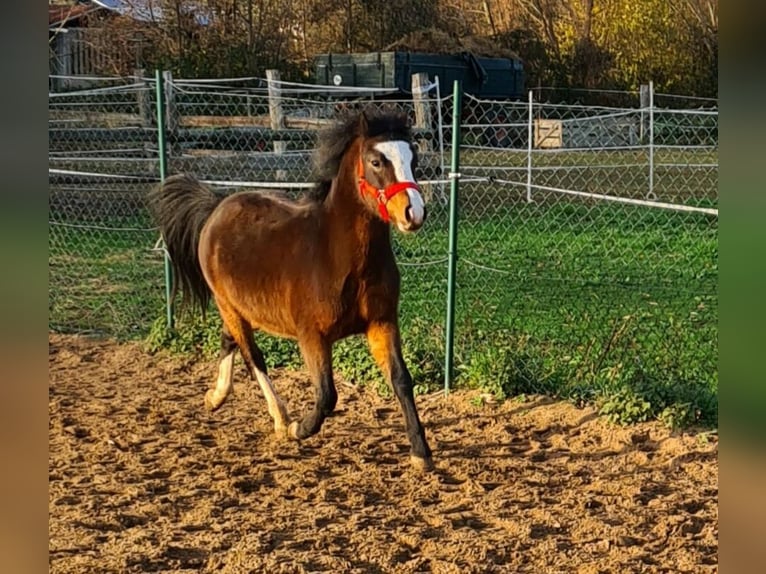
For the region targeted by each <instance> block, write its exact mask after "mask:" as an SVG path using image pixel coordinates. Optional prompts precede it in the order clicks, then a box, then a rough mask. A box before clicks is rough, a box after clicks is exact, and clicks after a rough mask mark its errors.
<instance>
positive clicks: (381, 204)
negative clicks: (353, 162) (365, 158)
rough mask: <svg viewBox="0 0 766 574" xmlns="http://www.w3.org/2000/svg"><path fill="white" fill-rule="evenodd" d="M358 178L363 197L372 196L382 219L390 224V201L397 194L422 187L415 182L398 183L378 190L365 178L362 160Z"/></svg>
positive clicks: (358, 168) (358, 166) (359, 165)
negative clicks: (388, 205) (388, 206)
mask: <svg viewBox="0 0 766 574" xmlns="http://www.w3.org/2000/svg"><path fill="white" fill-rule="evenodd" d="M357 176H358V177H359V193H361V194H362V195H371V196H372V197H374V198H375V199H376V200H377V202H378V213H380V218H381V219H382V220H383V221H385V222H386V223H388V222H389V221H390V220H391V216H390V215H389V213H388V208H387V207H386V205H387V204H388V201H389V200H390V199H391V198H392V197H394V196H395V195H396V194H397V193H401V192H402V191H405V190H406V189H407V188H412V189H417V190H420V186H419V185H418V184H417V183H415V182H414V181H397V182H394V183H392V184H391V185H389V186H388V187H386V188H385V189H378V188H377V187H375V186H374V185H372V184H371V183H370V182H369V181H367V179H365V177H364V165H363V164H362V160H361V159H360V160H359V163H358V164H357Z"/></svg>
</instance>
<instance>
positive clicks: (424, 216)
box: [423, 205, 428, 221]
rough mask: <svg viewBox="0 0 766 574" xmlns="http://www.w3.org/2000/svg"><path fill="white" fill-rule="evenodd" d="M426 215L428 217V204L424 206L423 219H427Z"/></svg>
mask: <svg viewBox="0 0 766 574" xmlns="http://www.w3.org/2000/svg"><path fill="white" fill-rule="evenodd" d="M426 217H428V210H427V209H426V206H425V205H424V206H423V221H425V220H426Z"/></svg>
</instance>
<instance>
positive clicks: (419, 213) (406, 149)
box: [375, 141, 425, 225]
mask: <svg viewBox="0 0 766 574" xmlns="http://www.w3.org/2000/svg"><path fill="white" fill-rule="evenodd" d="M375 149H376V150H378V151H379V152H380V153H382V154H383V155H384V156H386V158H387V159H388V161H390V162H391V164H392V165H393V167H394V173H395V174H396V180H397V181H412V182H414V181H415V176H414V175H413V174H412V149H410V145H409V144H408V143H407V142H404V141H389V142H380V143H378V144H375ZM407 196H408V197H409V198H410V208H411V209H410V217H411V219H412V223H414V224H416V225H420V224H421V223H423V215H424V213H425V211H424V208H423V197H422V196H421V195H420V193H419V192H418V190H417V189H414V188H412V187H408V188H407Z"/></svg>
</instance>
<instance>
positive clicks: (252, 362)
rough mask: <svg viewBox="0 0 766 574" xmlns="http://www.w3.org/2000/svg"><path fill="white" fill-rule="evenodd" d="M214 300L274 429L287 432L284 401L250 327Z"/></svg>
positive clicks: (283, 433)
mask: <svg viewBox="0 0 766 574" xmlns="http://www.w3.org/2000/svg"><path fill="white" fill-rule="evenodd" d="M216 302H217V303H218V310H219V311H220V313H221V318H222V319H223V322H224V324H225V325H226V327H227V329H228V330H229V332H230V333H231V337H232V338H233V339H234V341H235V342H236V344H237V346H239V352H240V353H241V354H242V359H243V360H244V362H245V367H247V371H248V373H249V374H250V378H251V379H256V380H257V381H258V385H259V386H260V387H261V391H262V392H263V396H264V397H265V398H266V405H267V408H268V411H269V414H270V415H271V418H272V419H274V430H275V431H276V433H277V434H280V435H285V434H287V426H288V425H289V424H290V417H289V416H288V414H287V409H286V408H285V405H284V403H283V402H282V400H281V399H280V398H279V396H277V393H276V392H275V391H274V387H273V386H272V384H271V380H270V379H269V375H268V373H267V369H266V361H265V359H264V358H263V353H262V352H261V350H260V349H259V348H258V345H256V344H255V340H254V339H253V329H252V327H250V325H249V324H248V323H247V322H246V321H245V320H244V319H243V318H242V317H241V316H240V315H239V314H238V313H237V312H236V311H233V310H230V309H228V308H227V307H226V305H221V302H220V301H216Z"/></svg>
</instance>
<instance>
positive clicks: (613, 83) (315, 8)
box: [126, 0, 718, 95]
mask: <svg viewBox="0 0 766 574" xmlns="http://www.w3.org/2000/svg"><path fill="white" fill-rule="evenodd" d="M126 1H127V0H126ZM132 1H134V2H135V1H138V0H132ZM154 2H155V4H156V3H157V0H154ZM162 6H163V8H164V10H163V15H164V17H163V18H162V19H161V20H157V21H155V22H153V23H151V24H150V26H151V28H152V31H151V32H147V34H146V36H147V37H148V38H150V39H151V40H152V41H151V47H150V48H147V49H146V50H145V52H144V56H145V59H146V65H148V66H151V65H154V64H156V63H162V64H163V65H164V66H165V67H168V68H172V69H174V70H175V71H176V72H177V73H180V74H181V75H185V76H187V77H189V76H195V75H201V76H233V75H260V74H263V72H264V70H265V69H267V68H271V67H275V68H280V69H281V71H282V76H283V77H284V78H288V79H298V80H310V74H311V61H312V59H313V57H314V55H316V54H318V53H326V52H348V51H354V52H366V51H378V50H381V49H383V48H384V47H385V46H387V45H390V44H391V43H392V42H394V41H396V40H398V39H399V38H402V37H403V36H406V35H407V34H409V33H411V32H414V31H417V30H422V29H425V28H437V29H440V30H443V31H444V32H446V33H448V34H451V35H453V36H458V37H463V36H467V35H480V36H486V37H492V38H493V40H494V41H495V42H496V43H497V44H498V45H502V46H503V47H504V48H507V49H510V50H511V51H513V52H515V53H517V54H519V56H520V57H521V58H522V59H523V60H524V61H525V68H526V71H527V77H528V80H529V84H530V86H536V85H538V84H541V85H555V86H558V87H567V86H571V87H578V88H618V89H637V88H638V86H639V85H640V84H641V83H646V82H647V81H648V80H653V81H654V82H655V85H656V86H657V88H658V89H660V90H666V91H675V92H684V93H687V94H690V95H716V94H717V85H718V82H717V73H718V0H676V1H674V2H667V1H666V0H482V1H480V2H479V1H476V0H162ZM200 10H203V11H205V13H206V14H208V15H209V18H207V19H206V23H204V24H203V25H200V23H199V18H195V14H196V13H198V12H199V11H200Z"/></svg>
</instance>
